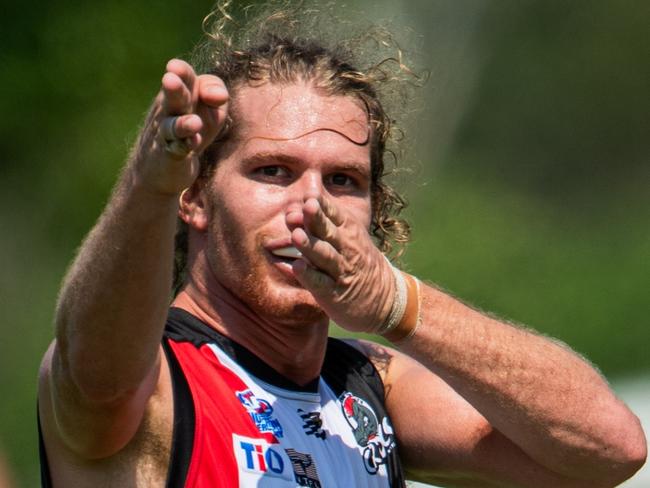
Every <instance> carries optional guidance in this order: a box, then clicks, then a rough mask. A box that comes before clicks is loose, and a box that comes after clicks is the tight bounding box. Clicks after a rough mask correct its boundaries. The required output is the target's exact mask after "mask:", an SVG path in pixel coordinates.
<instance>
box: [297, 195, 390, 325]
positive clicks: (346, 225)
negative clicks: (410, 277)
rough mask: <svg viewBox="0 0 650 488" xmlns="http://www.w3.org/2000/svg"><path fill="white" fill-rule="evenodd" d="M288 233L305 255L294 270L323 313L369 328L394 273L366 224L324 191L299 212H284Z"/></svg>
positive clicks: (378, 320)
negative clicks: (324, 194) (351, 214)
mask: <svg viewBox="0 0 650 488" xmlns="http://www.w3.org/2000/svg"><path fill="white" fill-rule="evenodd" d="M287 223H288V225H289V226H290V227H295V226H298V227H296V228H294V230H293V231H292V234H291V237H292V240H293V243H294V245H295V246H296V248H297V249H298V250H299V251H300V252H301V253H302V254H303V256H304V258H306V259H299V260H296V261H295V262H294V264H293V271H294V274H295V276H296V278H297V279H298V281H299V282H300V284H301V285H303V286H304V287H305V288H306V289H307V290H309V291H310V292H311V293H312V295H313V296H314V297H315V298H316V301H317V302H318V304H319V305H320V306H321V307H322V308H323V310H324V311H325V313H327V315H328V316H329V317H330V318H331V319H332V320H333V321H334V322H336V323H337V324H338V325H340V326H341V327H343V328H345V329H347V330H350V331H352V332H372V331H373V330H376V329H377V328H378V327H379V326H380V325H381V324H382V323H383V322H384V320H385V319H386V317H387V316H388V314H389V312H390V309H391V306H392V303H393V297H394V294H395V283H394V276H393V272H392V270H391V268H390V265H389V264H388V262H387V261H386V259H385V258H384V256H383V255H382V254H381V253H380V252H379V250H378V249H377V248H376V247H375V245H374V243H373V242H372V239H371V238H370V235H369V234H368V231H367V229H365V228H364V227H363V226H362V225H361V224H360V223H358V222H356V221H355V220H354V219H353V218H352V217H351V216H349V215H346V213H345V212H344V211H343V210H342V209H340V208H337V207H336V206H335V204H334V203H333V202H332V200H329V199H327V198H326V197H325V196H321V197H319V198H309V199H307V200H306V201H305V203H304V204H303V209H302V214H300V213H298V212H293V213H290V214H288V215H287Z"/></svg>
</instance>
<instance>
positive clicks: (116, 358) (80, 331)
mask: <svg viewBox="0 0 650 488" xmlns="http://www.w3.org/2000/svg"><path fill="white" fill-rule="evenodd" d="M176 202H177V201H176V198H175V197H174V196H173V195H162V194H160V193H155V192H152V191H150V190H148V189H147V188H145V187H144V186H142V185H139V184H138V183H137V182H136V181H135V178H134V172H133V170H132V169H131V168H130V167H129V168H127V169H126V170H125V172H124V174H123V175H122V177H121V179H120V181H119V182H118V184H117V186H116V188H115V191H114V192H113V195H112V197H111V200H110V202H109V204H108V205H107V207H106V209H105V210H104V212H103V214H102V216H101V217H100V219H99V221H98V223H97V224H96V226H95V228H94V229H93V230H92V231H91V232H90V234H89V235H88V237H87V238H86V240H85V241H84V243H83V245H82V247H81V249H80V251H79V253H78V255H77V257H76V259H75V261H74V263H73V264H72V266H71V268H70V270H69V272H68V275H67V277H66V279H65V281H64V284H63V287H62V290H61V294H60V298H59V303H58V307H57V313H56V336H57V348H58V360H59V361H60V363H61V364H60V365H61V366H62V368H61V369H60V370H61V371H62V372H64V373H65V374H68V375H69V376H70V379H71V380H72V381H73V383H74V384H75V385H76V386H77V387H78V388H80V389H81V390H82V392H83V393H84V394H85V395H87V396H88V397H90V398H92V399H96V400H99V401H109V400H112V399H113V398H116V397H119V396H120V395H122V394H124V393H127V392H129V391H132V390H133V389H135V388H137V387H138V386H139V385H140V383H141V382H142V380H143V379H144V378H145V376H146V375H147V374H148V373H149V372H150V371H151V368H152V367H154V365H155V364H156V358H157V354H158V350H159V344H160V338H161V336H162V329H163V326H164V322H165V315H166V310H167V307H168V304H169V299H170V288H171V281H172V257H173V236H174V232H175V226H176V208H177V203H176Z"/></svg>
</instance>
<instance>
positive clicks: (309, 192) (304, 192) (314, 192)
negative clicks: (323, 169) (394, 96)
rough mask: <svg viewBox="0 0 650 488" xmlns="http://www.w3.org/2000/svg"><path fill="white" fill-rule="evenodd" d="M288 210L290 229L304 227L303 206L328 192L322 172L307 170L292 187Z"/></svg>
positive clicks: (290, 188)
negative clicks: (309, 200) (311, 199)
mask: <svg viewBox="0 0 650 488" xmlns="http://www.w3.org/2000/svg"><path fill="white" fill-rule="evenodd" d="M288 190H289V199H288V205H287V209H286V215H287V216H288V222H287V223H288V224H289V227H290V228H293V227H296V226H302V206H303V204H304V203H305V202H306V201H307V200H308V199H310V198H316V199H318V198H319V197H320V196H321V195H323V193H324V192H325V191H326V190H325V187H324V186H323V176H322V175H321V173H320V171H315V170H307V171H304V172H303V173H301V174H300V176H299V177H298V178H297V179H296V180H295V181H294V182H293V183H292V184H291V185H290V187H289V188H288Z"/></svg>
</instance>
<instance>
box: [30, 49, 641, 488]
mask: <svg viewBox="0 0 650 488" xmlns="http://www.w3.org/2000/svg"><path fill="white" fill-rule="evenodd" d="M225 51H226V52H225V54H222V57H221V58H220V59H218V60H217V61H216V62H215V63H214V66H213V68H212V70H211V74H204V75H200V76H198V75H197V74H196V73H195V72H194V70H193V68H192V67H191V66H190V65H188V64H187V63H185V62H183V61H180V60H172V61H170V62H169V63H168V65H167V71H166V73H165V75H164V76H163V78H162V88H161V91H160V93H159V95H158V97H157V98H156V101H155V102H154V105H153V107H152V110H151V113H150V116H149V118H148V120H147V122H146V123H145V126H144V128H143V130H142V132H141V135H140V138H139V140H138V142H137V143H136V147H135V149H134V151H133V154H132V155H131V157H130V159H129V161H128V163H127V165H126V167H125V168H124V170H123V172H122V175H121V177H120V180H119V182H118V184H117V186H116V189H115V191H114V193H113V196H112V197H111V199H110V201H109V203H108V204H107V206H106V208H105V210H104V212H103V214H102V216H101V218H100V219H99V221H98V223H97V225H96V226H95V228H94V229H93V230H92V232H91V233H90V235H89V236H88V237H87V239H86V240H85V242H84V243H83V245H82V247H81V250H80V252H79V255H78V256H77V258H76V260H75V262H74V264H73V265H72V267H71V269H70V271H69V272H68V275H67V277H66V280H65V282H64V285H63V288H62V291H61V297H60V300H59V306H58V309H57V316H56V327H57V329H56V341H55V342H54V343H53V344H52V346H51V347H50V348H49V350H48V352H47V354H46V356H45V358H44V361H43V365H42V369H41V376H40V388H39V416H40V427H41V430H42V440H43V443H42V458H43V479H44V484H45V485H46V486H55V487H60V486H64V487H68V486H74V487H84V486H110V487H132V486H133V487H136V486H137V487H143V486H173V487H177V486H188V487H189V486H192V487H193V486H273V487H276V486H277V487H280V486H282V487H284V486H313V487H318V486H327V487H331V486H341V487H348V486H373V487H374V486H377V487H379V486H402V485H403V483H404V478H409V479H415V480H420V481H425V482H430V483H436V484H441V485H449V486H479V487H486V486H488V487H489V486H530V487H583V486H584V487H600V486H603V487H604V486H615V485H616V484H618V483H620V482H621V481H622V480H624V479H626V478H628V477H629V476H631V475H632V474H633V473H634V472H635V471H636V470H637V469H638V468H639V467H640V466H641V465H642V464H643V462H644V459H645V456H646V443H645V439H644V436H643V432H642V430H641V429H640V426H639V422H638V420H637V419H636V418H635V417H634V415H633V414H632V413H631V412H630V411H629V410H628V409H627V408H626V407H625V405H623V404H622V402H620V401H619V400H618V399H617V398H616V397H615V396H614V395H613V393H612V392H611V390H610V389H609V388H608V386H607V384H606V382H605V381H604V380H603V378H602V377H601V376H600V375H599V374H598V373H597V372H596V371H595V370H594V369H593V368H592V367H591V366H590V365H589V364H587V363H586V362H585V361H584V360H582V359H581V358H580V357H578V356H577V355H576V354H574V353H573V352H571V351H570V350H568V349H567V348H566V347H565V346H563V345H561V344H559V343H557V342H555V341H553V340H549V339H546V338H543V337H540V336H539V335H536V334H534V333H531V332H529V331H526V330H524V329H521V328H518V327H514V326H511V325H508V324H505V323H502V322H499V321H497V320H495V319H493V318H490V317H488V316H485V315H482V314H480V313H478V312H476V311H474V310H472V309H470V308H468V307H466V306H465V305H463V304H462V303H460V302H458V301H457V300H455V299H453V298H452V297H450V296H448V295H446V294H444V293H442V292H441V291H439V290H437V289H436V288H435V287H432V286H428V285H426V284H424V283H421V282H419V281H418V280H417V279H416V278H414V277H412V276H410V275H407V274H404V273H401V272H400V271H398V270H397V269H395V268H394V267H392V266H391V265H390V264H389V262H388V261H387V260H386V259H385V258H384V256H383V255H382V253H381V252H380V251H379V250H378V249H377V247H376V246H375V244H374V243H373V240H372V238H371V235H370V233H371V232H372V233H373V234H374V235H375V236H376V237H378V239H379V241H380V243H382V242H384V241H385V240H386V238H387V237H386V235H387V234H390V232H391V230H394V229H395V228H396V227H399V226H398V224H396V221H395V219H394V218H392V219H391V218H389V217H390V212H389V209H388V208H387V207H390V202H393V203H394V202H395V199H394V197H392V198H393V199H392V200H391V193H390V191H388V190H387V187H386V186H385V185H384V184H383V183H382V181H381V176H382V172H383V162H382V161H383V159H382V158H383V153H384V149H385V142H386V137H387V134H388V132H389V131H388V124H389V119H388V117H387V116H386V114H385V113H384V112H383V109H382V105H381V103H380V101H379V98H378V97H377V95H376V91H375V84H374V82H373V77H372V76H370V75H369V74H367V73H363V72H360V71H359V70H358V69H356V68H355V67H354V66H353V65H352V64H350V63H349V62H348V60H347V59H346V57H345V55H344V54H341V53H339V52H337V51H334V50H328V49H326V48H324V47H322V46H320V45H319V44H317V43H314V42H312V41H302V40H299V39H295V38H290V37H284V38H282V37H278V36H270V37H267V38H266V39H265V40H263V42H262V43H261V44H257V45H252V47H248V48H247V49H246V50H241V49H235V48H233V49H232V50H225ZM217 75H218V76H217ZM177 216H178V217H180V219H181V220H182V222H183V226H184V229H185V231H184V232H183V233H181V236H184V235H186V237H187V246H186V252H187V255H186V268H185V279H184V280H183V283H182V286H181V287H180V291H179V292H178V293H177V294H176V296H175V298H174V299H173V302H172V308H171V311H169V309H168V307H169V289H170V286H171V283H172V273H173V270H172V258H173V256H174V252H175V249H174V243H173V241H174V235H175V233H176V219H177ZM387 216H388V217H387ZM391 223H392V224H391ZM391 225H393V227H391ZM181 240H182V239H181ZM330 319H332V320H334V321H335V322H337V323H338V324H339V325H341V326H342V327H343V328H345V329H347V330H349V331H352V332H357V331H370V332H375V333H380V334H382V335H384V336H385V337H386V338H388V339H389V340H391V341H393V342H394V344H395V348H390V347H383V346H379V345H376V344H373V343H370V342H363V341H349V342H341V341H335V340H328V337H327V334H328V323H329V320H330ZM161 341H162V345H161Z"/></svg>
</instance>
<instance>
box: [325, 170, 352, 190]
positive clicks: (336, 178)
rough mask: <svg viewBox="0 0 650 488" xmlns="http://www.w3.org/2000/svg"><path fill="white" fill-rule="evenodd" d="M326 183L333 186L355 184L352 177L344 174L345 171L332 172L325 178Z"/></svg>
mask: <svg viewBox="0 0 650 488" xmlns="http://www.w3.org/2000/svg"><path fill="white" fill-rule="evenodd" d="M326 183H328V184H330V185H332V186H335V187H352V186H357V182H356V180H355V179H354V178H352V177H350V176H348V175H346V174H345V173H334V174H332V175H329V176H328V177H327V178H326Z"/></svg>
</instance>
